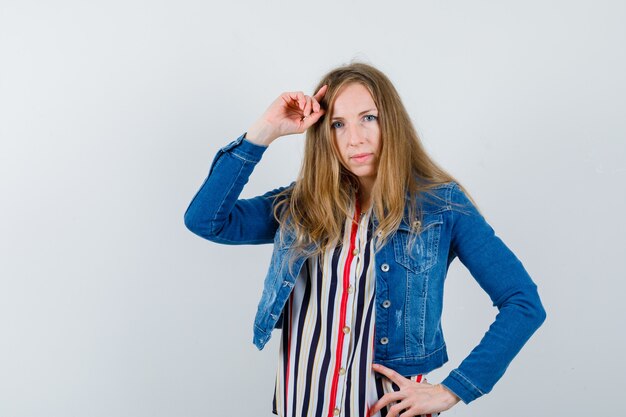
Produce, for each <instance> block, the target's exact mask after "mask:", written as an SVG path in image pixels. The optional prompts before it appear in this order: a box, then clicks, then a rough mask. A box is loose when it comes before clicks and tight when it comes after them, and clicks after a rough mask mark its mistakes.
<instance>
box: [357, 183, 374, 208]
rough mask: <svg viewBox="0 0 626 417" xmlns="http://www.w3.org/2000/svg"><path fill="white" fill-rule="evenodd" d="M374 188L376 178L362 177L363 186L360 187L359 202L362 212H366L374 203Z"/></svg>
mask: <svg viewBox="0 0 626 417" xmlns="http://www.w3.org/2000/svg"><path fill="white" fill-rule="evenodd" d="M373 188H374V179H371V180H370V179H369V178H367V179H365V178H361V186H360V187H359V196H358V197H359V202H360V203H361V212H365V211H367V210H368V209H369V208H370V205H371V203H372V189H373Z"/></svg>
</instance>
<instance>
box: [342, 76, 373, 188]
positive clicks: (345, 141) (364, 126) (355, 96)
mask: <svg viewBox="0 0 626 417" xmlns="http://www.w3.org/2000/svg"><path fill="white" fill-rule="evenodd" d="M331 129H332V130H333V133H334V137H335V142H336V144H337V148H338V149H339V154H340V156H341V159H342V160H343V163H344V164H345V166H347V167H348V169H349V170H350V172H352V173H353V174H354V175H356V176H357V177H359V180H360V181H361V185H363V186H366V187H371V186H372V185H373V184H374V180H375V179H376V173H377V172H378V158H379V155H380V126H379V125H378V109H377V108H376V104H374V99H372V96H371V95H370V93H369V91H368V90H367V88H365V86H363V85H362V84H359V83H352V84H348V85H346V86H344V87H342V89H341V90H340V91H339V94H338V95H337V97H336V99H335V104H334V106H333V112H332V115H331Z"/></svg>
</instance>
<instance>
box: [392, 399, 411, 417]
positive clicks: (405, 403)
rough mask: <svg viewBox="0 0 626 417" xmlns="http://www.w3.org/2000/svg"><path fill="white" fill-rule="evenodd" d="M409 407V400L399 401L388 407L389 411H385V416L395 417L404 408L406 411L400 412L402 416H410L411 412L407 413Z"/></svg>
mask: <svg viewBox="0 0 626 417" xmlns="http://www.w3.org/2000/svg"><path fill="white" fill-rule="evenodd" d="M410 408H411V404H410V403H409V401H407V400H403V401H400V402H399V403H397V404H394V405H392V406H391V407H389V412H388V413H387V417H397V416H399V415H400V413H401V412H402V411H404V410H406V411H405V412H404V413H402V416H403V417H404V416H410V415H412V414H408V413H407V412H408V411H409V409H410Z"/></svg>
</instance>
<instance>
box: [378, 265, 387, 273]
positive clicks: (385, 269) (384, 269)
mask: <svg viewBox="0 0 626 417" xmlns="http://www.w3.org/2000/svg"><path fill="white" fill-rule="evenodd" d="M380 269H382V270H383V272H387V271H389V265H388V264H382V265H381V266H380Z"/></svg>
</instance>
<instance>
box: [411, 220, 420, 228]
mask: <svg viewBox="0 0 626 417" xmlns="http://www.w3.org/2000/svg"><path fill="white" fill-rule="evenodd" d="M420 227H422V222H421V221H419V220H415V221H414V222H413V229H415V230H420Z"/></svg>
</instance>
